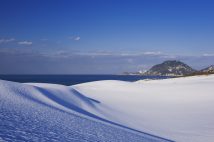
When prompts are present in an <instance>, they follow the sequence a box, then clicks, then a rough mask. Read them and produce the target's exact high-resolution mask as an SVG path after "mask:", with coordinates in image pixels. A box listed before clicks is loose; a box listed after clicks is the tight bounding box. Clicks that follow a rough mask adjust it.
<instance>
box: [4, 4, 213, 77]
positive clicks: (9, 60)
mask: <svg viewBox="0 0 214 142" xmlns="http://www.w3.org/2000/svg"><path fill="white" fill-rule="evenodd" d="M213 15H214V2H213V1H212V0H1V1H0V21H1V22H0V66H1V68H0V73H1V74H108V73H122V72H124V71H137V70H141V69H148V68H149V67H151V66H152V65H153V64H156V63H160V62H161V61H164V60H168V59H179V60H182V61H184V62H187V63H188V64H190V65H191V66H193V67H194V68H196V69H199V68H203V67H205V66H207V65H210V64H214V63H213V61H214V40H213V39H214V16H213Z"/></svg>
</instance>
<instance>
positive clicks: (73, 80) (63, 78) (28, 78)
mask: <svg viewBox="0 0 214 142" xmlns="http://www.w3.org/2000/svg"><path fill="white" fill-rule="evenodd" d="M165 78H169V77H164V76H140V75H0V79H2V80H8V81H15V82H21V83H27V82H28V83H29V82H31V83H33V82H37V83H38V82H39V83H53V84H63V85H74V84H79V83H85V82H91V81H99V80H122V81H130V82H133V81H137V80H142V79H165Z"/></svg>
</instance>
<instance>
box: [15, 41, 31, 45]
mask: <svg viewBox="0 0 214 142" xmlns="http://www.w3.org/2000/svg"><path fill="white" fill-rule="evenodd" d="M18 44H19V45H32V44H33V42H31V41H20V42H18Z"/></svg>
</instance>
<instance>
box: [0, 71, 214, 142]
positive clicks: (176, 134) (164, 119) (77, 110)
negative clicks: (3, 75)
mask: <svg viewBox="0 0 214 142" xmlns="http://www.w3.org/2000/svg"><path fill="white" fill-rule="evenodd" d="M213 84H214V75H209V76H195V77H186V78H174V79H165V80H152V81H138V82H124V81H114V80H108V81H96V82H89V83H84V84H78V85H74V86H64V85H57V84H44V83H27V84H21V83H15V82H9V81H3V80H0V141H1V140H3V141H14V140H20V141H116V142H117V141H128V142H129V141H134V142H136V141H142V142H147V141H148V142H150V141H152V142H154V141H170V140H172V141H183V142H186V141H192V142H204V141H206V142H212V141H213V140H214V121H213V120H214V109H213V108H214V93H213V92H214V87H213ZM135 130H139V131H140V132H138V131H135ZM157 136H158V137H157ZM164 138H167V139H164ZM168 139H170V140H168Z"/></svg>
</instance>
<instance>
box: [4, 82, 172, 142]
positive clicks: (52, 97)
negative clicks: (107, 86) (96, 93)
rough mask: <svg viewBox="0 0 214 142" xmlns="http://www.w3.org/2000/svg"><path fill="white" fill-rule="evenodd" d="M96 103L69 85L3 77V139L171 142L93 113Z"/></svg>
mask: <svg viewBox="0 0 214 142" xmlns="http://www.w3.org/2000/svg"><path fill="white" fill-rule="evenodd" d="M97 104H100V102H98V101H96V100H93V99H91V98H88V97H86V96H84V95H82V94H80V93H78V92H77V91H76V90H74V89H72V87H68V86H63V85H56V84H42V83H41V84H39V83H37V84H21V83H15V82H8V81H3V80H0V141H9V142H14V141H36V142H37V141H63V142H66V141H68V142H101V141H104V142H131V141H133V142H151V141H152V142H159V141H161V142H165V141H169V140H166V139H163V138H160V137H156V136H153V135H150V134H146V133H142V132H139V131H136V130H133V129H131V128H128V127H125V126H121V125H118V124H115V123H113V122H110V121H108V120H105V119H102V118H100V117H98V116H96V115H94V114H98V113H99V108H98V106H97ZM93 113H94V114H93ZM100 116H102V115H100Z"/></svg>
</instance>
